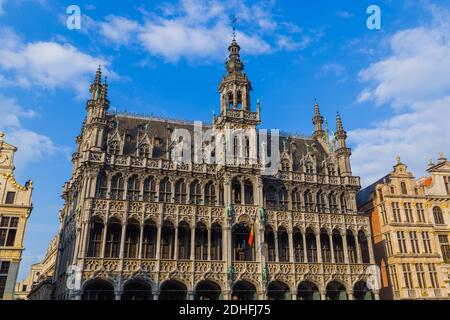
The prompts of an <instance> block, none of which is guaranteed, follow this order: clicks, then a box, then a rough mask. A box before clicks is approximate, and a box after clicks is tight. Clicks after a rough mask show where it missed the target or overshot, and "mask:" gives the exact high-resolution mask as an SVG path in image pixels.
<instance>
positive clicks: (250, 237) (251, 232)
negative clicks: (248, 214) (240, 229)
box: [248, 226, 255, 247]
mask: <svg viewBox="0 0 450 320" xmlns="http://www.w3.org/2000/svg"><path fill="white" fill-rule="evenodd" d="M254 240H255V233H254V231H253V226H252V229H251V230H250V235H249V236H248V245H249V246H250V247H253V241H254Z"/></svg>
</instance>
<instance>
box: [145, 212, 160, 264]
mask: <svg viewBox="0 0 450 320" xmlns="http://www.w3.org/2000/svg"><path fill="white" fill-rule="evenodd" d="M156 234H157V228H156V223H155V222H153V221H151V220H150V221H146V222H145V225H144V236H143V239H142V258H143V259H154V258H155V256H156Z"/></svg>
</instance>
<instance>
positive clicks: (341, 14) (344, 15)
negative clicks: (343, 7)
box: [336, 11, 355, 19]
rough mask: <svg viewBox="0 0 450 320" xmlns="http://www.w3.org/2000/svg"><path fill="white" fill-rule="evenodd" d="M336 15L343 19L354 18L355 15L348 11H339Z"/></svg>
mask: <svg viewBox="0 0 450 320" xmlns="http://www.w3.org/2000/svg"><path fill="white" fill-rule="evenodd" d="M336 16H338V17H339V18H343V19H348V18H353V17H354V16H355V15H354V14H353V13H351V12H348V11H338V12H336Z"/></svg>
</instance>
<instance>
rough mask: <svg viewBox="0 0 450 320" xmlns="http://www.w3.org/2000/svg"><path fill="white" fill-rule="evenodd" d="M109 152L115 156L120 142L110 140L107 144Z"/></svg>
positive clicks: (118, 150) (118, 151) (117, 153)
mask: <svg viewBox="0 0 450 320" xmlns="http://www.w3.org/2000/svg"><path fill="white" fill-rule="evenodd" d="M109 153H110V154H112V155H115V156H118V155H119V154H120V144H119V142H118V141H112V142H111V143H110V144H109Z"/></svg>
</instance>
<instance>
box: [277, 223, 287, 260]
mask: <svg viewBox="0 0 450 320" xmlns="http://www.w3.org/2000/svg"><path fill="white" fill-rule="evenodd" d="M278 258H279V260H280V262H288V261H289V239H288V233H287V231H286V229H285V228H284V227H280V228H278Z"/></svg>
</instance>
